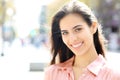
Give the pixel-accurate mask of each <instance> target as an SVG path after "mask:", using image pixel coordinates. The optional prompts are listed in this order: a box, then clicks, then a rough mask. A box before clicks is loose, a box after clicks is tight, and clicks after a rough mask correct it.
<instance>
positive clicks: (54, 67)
mask: <svg viewBox="0 0 120 80" xmlns="http://www.w3.org/2000/svg"><path fill="white" fill-rule="evenodd" d="M56 69H57V66H56V65H55V64H54V65H50V66H48V67H46V69H45V73H47V74H49V73H52V72H53V71H54V70H56Z"/></svg>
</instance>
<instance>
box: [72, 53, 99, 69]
mask: <svg viewBox="0 0 120 80" xmlns="http://www.w3.org/2000/svg"><path fill="white" fill-rule="evenodd" d="M97 56H98V55H97V52H96V51H94V52H91V53H86V54H85V55H77V56H75V62H74V67H79V68H80V67H81V68H85V67H87V66H88V65H89V64H90V63H91V62H93V61H94V60H95V59H96V58H97Z"/></svg>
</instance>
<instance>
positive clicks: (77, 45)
mask: <svg viewBox="0 0 120 80" xmlns="http://www.w3.org/2000/svg"><path fill="white" fill-rule="evenodd" d="M82 44H83V43H82V42H81V43H79V44H75V45H72V47H74V48H77V47H80V46H81V45H82Z"/></svg>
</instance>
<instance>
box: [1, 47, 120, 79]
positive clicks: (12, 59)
mask: <svg viewBox="0 0 120 80" xmlns="http://www.w3.org/2000/svg"><path fill="white" fill-rule="evenodd" d="M49 59H50V56H49V51H48V50H47V49H45V48H40V49H36V48H33V47H32V46H26V47H17V46H12V47H11V48H9V47H8V48H6V49H5V56H3V57H2V56H0V75H1V77H0V80H43V77H44V72H30V63H32V62H49ZM107 59H108V61H109V63H110V65H111V66H113V67H114V68H115V69H119V68H120V63H117V62H118V61H120V53H115V52H108V53H107Z"/></svg>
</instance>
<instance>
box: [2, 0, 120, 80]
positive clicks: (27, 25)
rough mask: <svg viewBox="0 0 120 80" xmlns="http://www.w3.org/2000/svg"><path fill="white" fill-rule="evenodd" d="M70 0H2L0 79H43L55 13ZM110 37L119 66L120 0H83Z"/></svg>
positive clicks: (113, 57)
mask: <svg viewBox="0 0 120 80" xmlns="http://www.w3.org/2000/svg"><path fill="white" fill-rule="evenodd" d="M68 1H70V0H0V75H1V77H0V80H43V77H44V69H45V68H46V67H45V66H46V65H47V64H48V63H49V62H50V59H51V55H50V28H51V27H50V23H51V20H52V16H53V15H54V14H55V12H56V11H57V10H59V8H60V7H61V6H63V4H64V3H66V2H68ZM80 1H82V2H85V3H86V4H87V5H88V6H89V7H90V8H91V9H92V10H93V12H94V13H95V15H96V16H97V18H98V19H99V22H100V23H101V25H102V26H103V34H104V35H105V37H106V39H107V40H108V47H107V53H106V55H107V59H108V62H109V63H110V65H111V67H113V68H115V69H116V70H120V63H118V61H120V0H80Z"/></svg>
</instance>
